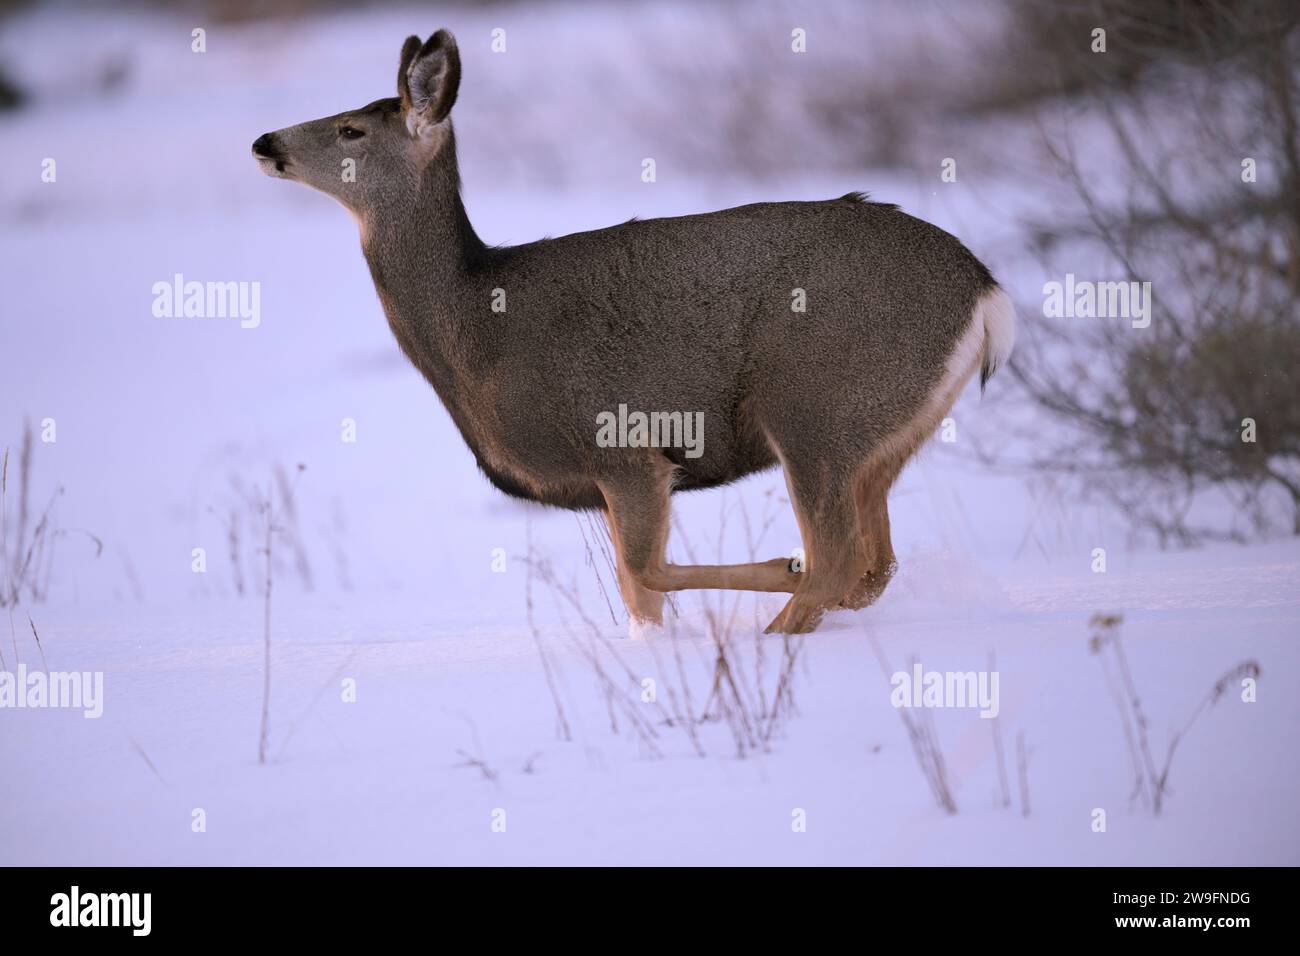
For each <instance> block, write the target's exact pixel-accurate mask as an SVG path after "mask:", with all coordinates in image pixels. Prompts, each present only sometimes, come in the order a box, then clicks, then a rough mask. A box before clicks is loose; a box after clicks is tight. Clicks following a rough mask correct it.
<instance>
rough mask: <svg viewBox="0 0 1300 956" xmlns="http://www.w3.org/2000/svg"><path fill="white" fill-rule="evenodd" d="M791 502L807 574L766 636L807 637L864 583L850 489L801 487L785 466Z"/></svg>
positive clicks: (825, 484)
mask: <svg viewBox="0 0 1300 956" xmlns="http://www.w3.org/2000/svg"><path fill="white" fill-rule="evenodd" d="M786 469H787V470H786V484H787V486H788V487H789V489H790V501H791V503H792V504H793V505H794V509H795V515H796V516H797V517H798V519H799V532H800V535H801V537H802V538H803V545H804V551H805V552H806V559H807V570H806V571H805V572H804V573H803V574H801V575H800V577H801V578H802V579H803V580H802V581H800V582H799V587H798V588H797V589H796V590H795V592H794V596H793V597H791V598H790V600H789V602H788V603H787V604H786V606H785V608H784V609H783V610H782V611H781V613H780V614H778V615H777V616H776V618H775V619H774V620H773V621H772V623H771V624H769V625H768V626H767V633H769V634H771V633H773V632H783V633H786V634H807V633H809V632H810V631H813V630H815V629H816V627H817V625H818V624H819V623H820V622H821V619H822V616H823V615H824V614H825V613H826V610H827V608H830V607H834V606H836V605H837V604H838V603H839V601H840V599H841V597H842V596H843V595H844V593H845V592H846V591H847V590H848V589H849V587H850V586H851V585H852V584H853V582H854V581H856V580H858V579H859V578H860V577H862V575H863V573H864V571H865V569H866V567H867V556H866V553H865V550H864V546H863V539H862V535H861V534H860V533H859V530H858V516H857V507H856V503H855V501H854V496H853V493H852V490H851V487H849V486H847V485H845V483H843V482H841V481H838V480H823V481H821V482H816V481H812V482H809V481H806V480H805V481H801V480H800V478H799V476H797V475H795V476H792V475H791V474H790V471H789V466H788V464H787V466H786Z"/></svg>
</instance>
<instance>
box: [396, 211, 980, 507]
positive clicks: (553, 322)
mask: <svg viewBox="0 0 1300 956" xmlns="http://www.w3.org/2000/svg"><path fill="white" fill-rule="evenodd" d="M469 279H470V281H469V283H468V284H469V285H470V286H471V288H472V289H473V290H474V291H472V292H470V296H471V298H474V299H477V301H479V302H482V303H487V302H488V301H490V300H491V298H492V296H493V294H494V292H495V293H496V294H498V295H500V294H501V291H504V303H505V305H504V311H502V312H500V313H496V314H493V313H490V312H489V311H488V310H487V308H486V307H484V309H483V311H482V314H481V317H480V318H479V319H478V320H477V321H478V322H484V323H490V324H491V325H492V327H491V328H490V329H489V330H487V332H486V335H485V336H484V338H485V342H484V344H485V345H487V346H489V347H488V348H487V349H485V350H484V352H483V355H484V358H483V360H482V362H481V363H479V364H475V361H474V356H473V355H472V354H470V355H467V356H466V358H465V362H464V367H463V368H462V370H461V372H460V373H459V374H457V373H455V372H453V374H452V377H453V378H454V379H455V380H456V381H455V383H454V385H453V387H451V388H443V387H439V386H440V385H448V384H452V383H449V382H447V381H446V380H445V377H444V373H445V371H446V370H445V369H441V370H432V369H427V370H426V366H427V365H428V363H427V362H426V361H424V359H425V358H426V357H425V356H421V355H418V354H412V355H411V358H412V360H413V361H414V362H415V364H416V365H417V366H419V367H421V368H422V370H426V375H427V377H429V378H430V381H431V383H432V384H433V385H434V386H435V388H436V389H437V390H438V391H439V394H440V395H443V396H444V402H445V403H446V404H447V406H448V409H449V411H450V412H451V414H452V417H453V419H454V420H455V421H456V424H457V425H458V426H459V428H460V430H461V433H462V435H463V436H464V438H465V440H466V442H467V444H468V445H469V446H470V448H471V450H472V451H473V452H474V454H475V457H476V459H477V461H478V465H479V468H480V469H481V470H482V471H483V473H484V474H485V475H486V476H487V478H488V479H489V480H490V481H491V482H492V484H493V485H495V486H496V487H497V488H498V489H500V490H501V491H503V492H505V493H506V494H509V495H512V496H514V497H517V498H523V499H526V500H530V501H536V502H541V503H543V504H548V505H554V506H558V507H562V508H569V509H602V508H603V507H604V506H605V502H604V499H603V497H602V494H601V492H600V490H599V488H598V487H597V483H596V479H597V478H600V477H604V476H611V475H617V474H618V473H619V472H620V471H624V470H627V469H637V468H644V467H645V466H646V456H656V457H659V458H661V459H664V460H666V461H667V462H669V463H670V464H671V465H672V466H673V467H674V469H675V474H674V480H673V486H672V490H673V491H674V492H678V491H687V490H695V489H703V488H712V487H716V486H719V485H723V484H726V483H728V482H732V481H735V480H737V479H739V478H743V477H745V476H746V475H749V474H753V473H755V472H758V471H761V470H763V469H766V468H770V467H772V466H774V465H776V464H778V461H779V460H780V458H784V459H787V460H789V459H796V460H805V461H808V460H811V461H823V462H826V463H827V464H826V466H827V467H828V468H835V467H843V468H845V469H850V468H856V467H857V466H858V465H860V463H861V462H862V461H863V460H865V459H866V458H867V457H868V456H869V455H870V454H872V452H873V451H875V450H877V449H879V448H881V447H883V446H884V445H886V444H887V443H888V442H889V441H890V439H891V437H894V436H898V435H900V434H903V433H905V432H906V431H907V430H908V429H909V428H911V427H913V425H914V423H916V421H917V419H918V416H921V415H922V413H923V411H924V409H926V408H927V406H928V405H929V404H931V403H932V399H933V397H934V395H935V392H936V389H938V388H939V387H940V383H941V382H943V381H944V379H945V376H946V375H947V373H948V371H949V366H950V364H951V361H950V360H952V358H953V356H954V354H955V352H956V351H958V346H959V343H960V342H961V341H962V340H963V336H967V335H968V334H970V333H978V338H979V342H978V343H976V344H977V345H978V347H981V348H984V349H985V351H986V352H987V343H986V342H985V339H986V334H985V330H984V329H982V328H976V327H975V326H976V325H977V324H978V323H977V312H978V310H977V308H976V306H977V304H978V303H979V302H980V301H981V298H982V297H984V296H986V295H987V294H989V293H991V292H994V291H995V290H997V289H998V287H997V285H996V283H995V282H994V280H993V278H992V276H991V275H990V274H989V272H988V270H987V269H986V268H985V267H984V266H983V264H981V263H980V261H979V260H978V259H976V258H975V256H974V255H972V254H971V253H970V252H969V250H967V249H966V248H965V246H963V245H962V244H961V242H959V241H958V240H957V239H956V238H954V237H953V236H951V235H949V234H948V233H946V232H944V231H943V230H941V229H939V228H938V227H936V226H933V225H931V224H929V223H926V222H924V221H922V220H919V219H916V218H914V217H912V216H909V215H907V214H905V213H903V212H901V211H899V210H898V209H897V207H895V206H893V205H886V204H881V203H873V202H870V201H868V200H866V199H865V198H864V197H863V196H861V195H860V194H858V193H851V194H849V195H848V196H845V197H842V198H841V199H837V200H831V201H825V202H782V203H759V204H754V205H749V206H741V207H737V208H734V209H727V210H723V211H720V212H714V213H707V214H703V215H694V216H683V217H677V218H671V219H652V220H645V221H636V220H633V221H631V222H628V223H624V224H622V225H619V226H614V227H611V228H607V229H599V230H594V231H592V232H585V233H577V234H574V235H570V236H564V237H561V238H557V239H548V240H543V241H542V242H537V243H531V244H528V245H523V246H514V247H507V248H497V249H492V248H488V249H486V250H485V251H484V256H483V259H482V261H481V262H479V263H477V264H476V266H475V268H473V269H472V270H471V271H470V275H469ZM476 332H478V333H483V332H484V330H483V329H482V328H481V326H480V327H479V328H478V329H476ZM401 338H402V336H401V334H400V333H399V340H400V339H401ZM408 354H411V353H410V352H409V351H408ZM988 364H989V357H988V356H987V355H985V365H986V368H985V374H986V375H987V374H988V373H989V372H990V371H991V369H990V368H989V367H988ZM430 373H432V374H430ZM638 414H640V415H641V416H644V421H645V422H646V425H647V427H646V428H644V429H637V428H636V427H634V423H635V416H636V415H638ZM672 416H676V417H675V418H674V417H672ZM611 420H613V421H614V422H616V423H617V428H616V434H617V435H618V438H619V441H618V442H616V443H615V444H612V445H611V444H608V443H607V442H602V441H600V440H598V439H599V438H600V437H602V425H605V426H608V425H609V424H610V422H611ZM678 421H680V422H681V423H682V427H679V426H678V424H677V423H678ZM625 423H629V426H630V427H626V428H625V427H624V425H625ZM689 423H699V425H700V426H702V427H699V428H698V429H697V433H696V434H694V435H692V436H690V437H691V438H692V439H693V441H694V445H693V446H688V445H687V443H686V442H685V441H684V440H683V441H680V442H673V441H669V442H667V444H666V447H665V443H664V442H663V441H662V438H663V436H664V435H665V434H667V435H669V436H670V437H672V436H680V437H681V438H683V439H685V438H686V437H687V436H686V434H685V432H686V428H687V427H689ZM608 436H609V430H608V429H607V428H606V430H605V431H604V433H603V437H604V438H606V439H607V438H608ZM841 463H842V464H841Z"/></svg>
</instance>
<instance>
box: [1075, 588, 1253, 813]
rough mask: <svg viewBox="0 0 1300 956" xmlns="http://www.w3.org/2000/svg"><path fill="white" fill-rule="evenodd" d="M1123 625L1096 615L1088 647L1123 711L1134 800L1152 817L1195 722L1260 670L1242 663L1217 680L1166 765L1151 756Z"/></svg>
mask: <svg viewBox="0 0 1300 956" xmlns="http://www.w3.org/2000/svg"><path fill="white" fill-rule="evenodd" d="M1123 621H1124V618H1123V616H1122V615H1120V614H1094V615H1093V616H1092V618H1091V619H1090V620H1089V621H1088V624H1089V626H1090V627H1091V628H1092V632H1093V633H1092V637H1091V638H1090V639H1089V642H1088V648H1089V650H1090V651H1091V652H1092V653H1093V654H1096V655H1097V656H1098V657H1099V658H1100V660H1101V665H1102V670H1103V671H1104V672H1105V675H1106V683H1107V685H1108V686H1109V687H1110V691H1111V696H1112V697H1113V698H1114V700H1115V706H1116V708H1117V709H1118V710H1119V715H1120V723H1121V725H1122V727H1123V729H1124V742H1125V745H1126V746H1127V749H1128V756H1129V764H1130V767H1131V770H1132V773H1133V792H1132V793H1131V794H1130V796H1129V799H1130V800H1131V801H1141V802H1142V804H1143V805H1144V806H1149V807H1150V808H1151V811H1152V813H1154V814H1156V815H1159V814H1160V811H1161V810H1162V809H1163V807H1164V802H1165V799H1166V797H1168V795H1169V793H1170V790H1169V770H1170V768H1171V766H1172V765H1173V760H1174V752H1175V751H1176V750H1177V749H1178V745H1179V744H1180V743H1182V741H1183V738H1184V737H1186V736H1187V732H1188V731H1189V730H1191V728H1192V725H1193V724H1194V723H1195V722H1196V719H1197V718H1198V717H1200V716H1201V714H1202V713H1203V712H1204V711H1206V710H1207V709H1209V708H1210V707H1213V706H1214V705H1215V704H1216V703H1218V702H1219V700H1220V698H1222V697H1223V695H1224V694H1226V693H1227V691H1228V688H1229V687H1230V686H1232V685H1233V684H1235V683H1239V682H1240V681H1241V680H1242V679H1244V678H1252V679H1254V678H1258V677H1259V673H1260V668H1259V664H1258V663H1257V662H1256V661H1253V660H1246V661H1242V662H1241V663H1240V664H1237V665H1236V666H1235V667H1233V668H1232V669H1230V670H1228V671H1227V672H1225V673H1224V674H1223V675H1222V676H1221V677H1220V678H1219V679H1218V680H1217V681H1215V682H1214V686H1213V687H1211V688H1210V691H1209V693H1207V694H1206V695H1205V696H1204V697H1203V698H1201V701H1200V703H1199V704H1198V705H1197V706H1196V709H1195V710H1193V711H1192V713H1191V716H1190V717H1188V718H1187V720H1186V721H1185V722H1184V723H1183V725H1182V727H1181V728H1180V729H1178V730H1176V731H1174V732H1173V733H1172V734H1171V735H1170V737H1169V745H1168V747H1167V748H1166V750H1165V753H1164V758H1163V761H1162V762H1160V761H1157V760H1156V758H1155V756H1154V755H1153V753H1152V749H1151V742H1150V738H1149V736H1148V733H1147V731H1148V728H1149V723H1148V721H1147V716H1146V712H1145V711H1144V710H1143V707H1142V699H1141V696H1140V695H1139V694H1138V690H1137V684H1136V683H1135V682H1134V680H1133V672H1132V670H1131V669H1130V668H1129V664H1128V656H1127V655H1126V654H1125V653H1124V644H1123V641H1121V640H1120V633H1119V629H1120V625H1121V624H1122V623H1123Z"/></svg>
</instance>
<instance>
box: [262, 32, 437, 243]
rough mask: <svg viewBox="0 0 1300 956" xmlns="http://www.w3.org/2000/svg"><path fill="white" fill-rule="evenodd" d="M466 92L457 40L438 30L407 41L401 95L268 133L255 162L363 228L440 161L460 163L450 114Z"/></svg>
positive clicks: (400, 69) (399, 87)
mask: <svg viewBox="0 0 1300 956" xmlns="http://www.w3.org/2000/svg"><path fill="white" fill-rule="evenodd" d="M459 88H460V53H459V52H458V51H457V49H456V40H455V38H454V37H453V36H452V35H451V34H450V33H448V32H447V31H446V30H439V31H438V32H437V33H435V34H433V36H431V37H429V39H428V40H426V41H425V42H424V43H421V42H420V38H419V37H415V36H411V37H407V39H406V42H405V43H404V44H403V45H402V54H401V60H400V63H399V65H398V70H397V94H398V95H397V96H396V97H390V98H388V99H382V100H375V102H373V103H371V104H370V105H368V106H363V107H361V108H360V109H355V110H347V111H345V112H343V113H338V114H336V115H334V116H327V117H325V118H323V119H317V120H310V121H308V122H306V123H299V124H298V125H297V126H289V127H286V128H285V129H281V130H276V131H275V132H274V133H265V134H263V135H262V136H259V137H258V138H257V140H256V141H254V143H253V156H254V157H255V158H256V159H257V162H258V165H259V166H261V168H262V171H263V172H264V173H266V174H267V175H268V176H274V177H276V178H278V179H292V180H295V181H297V182H300V183H303V184H305V185H307V186H310V187H312V188H313V189H317V190H319V191H320V192H323V193H325V194H326V195H327V196H333V197H334V198H335V199H337V200H338V201H339V202H341V203H342V204H343V205H344V206H346V207H347V208H348V210H349V211H351V212H352V214H353V215H354V216H356V217H357V218H358V219H359V220H361V221H362V222H363V223H364V222H365V221H366V219H367V218H368V217H369V216H370V214H371V213H372V212H373V211H374V210H376V209H377V208H379V207H382V206H384V205H385V204H386V203H390V204H391V203H393V202H400V201H402V200H403V198H404V197H409V196H410V195H412V194H414V193H416V192H418V190H419V188H420V184H421V182H422V180H423V177H424V172H425V170H426V169H427V168H428V167H429V166H430V165H431V164H434V163H437V162H438V160H439V158H440V157H441V158H444V159H446V160H450V161H452V162H454V151H453V149H452V147H451V139H452V136H451V120H450V115H451V108H452V106H453V104H455V102H456V93H457V91H458V89H459Z"/></svg>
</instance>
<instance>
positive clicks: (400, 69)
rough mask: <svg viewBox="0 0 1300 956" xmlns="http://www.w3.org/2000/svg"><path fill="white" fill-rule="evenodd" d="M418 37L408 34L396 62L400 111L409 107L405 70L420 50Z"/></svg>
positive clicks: (408, 90)
mask: <svg viewBox="0 0 1300 956" xmlns="http://www.w3.org/2000/svg"><path fill="white" fill-rule="evenodd" d="M420 45H421V44H420V38H419V37H417V36H409V37H407V38H406V42H405V43H403V44H402V56H401V59H400V60H399V61H398V63H397V98H398V99H400V100H401V101H402V112H404V113H405V112H406V111H407V110H409V109H410V108H411V85H410V83H408V82H407V81H406V71H407V70H408V69H410V66H411V61H412V60H414V59H415V54H417V53H419V52H420Z"/></svg>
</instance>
